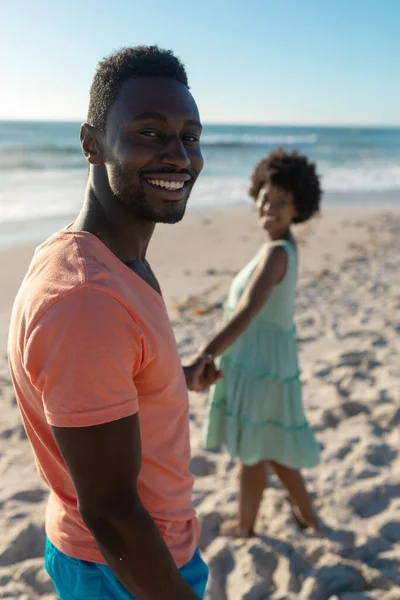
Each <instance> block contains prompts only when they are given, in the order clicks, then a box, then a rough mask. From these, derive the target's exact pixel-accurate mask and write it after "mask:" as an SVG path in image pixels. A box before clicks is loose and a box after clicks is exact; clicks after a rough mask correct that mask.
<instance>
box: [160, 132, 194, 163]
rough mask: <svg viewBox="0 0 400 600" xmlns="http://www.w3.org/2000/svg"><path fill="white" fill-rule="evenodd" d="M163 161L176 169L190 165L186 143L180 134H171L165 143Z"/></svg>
mask: <svg viewBox="0 0 400 600" xmlns="http://www.w3.org/2000/svg"><path fill="white" fill-rule="evenodd" d="M161 162H162V164H164V165H170V166H173V167H175V168H176V169H185V168H187V167H188V166H189V165H190V159H189V157H188V154H187V151H186V148H185V145H184V144H183V143H182V140H181V138H180V137H179V136H171V137H170V138H168V141H167V142H166V144H165V148H164V151H163V153H162V157H161Z"/></svg>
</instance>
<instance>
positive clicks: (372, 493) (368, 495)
mask: <svg viewBox="0 0 400 600" xmlns="http://www.w3.org/2000/svg"><path fill="white" fill-rule="evenodd" d="M399 495H400V484H398V485H391V484H387V485H381V486H377V487H374V488H373V489H371V490H365V491H362V492H358V493H355V494H354V496H353V497H352V498H351V499H350V500H349V505H350V507H351V508H353V510H354V511H355V512H356V513H357V515H358V516H360V517H361V518H363V519H368V518H369V517H374V516H375V515H378V514H380V513H382V512H383V511H384V510H386V508H387V507H388V506H389V504H390V503H391V501H392V500H393V498H397V497H398V496H399Z"/></svg>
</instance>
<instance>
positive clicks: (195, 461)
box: [190, 454, 216, 477]
mask: <svg viewBox="0 0 400 600" xmlns="http://www.w3.org/2000/svg"><path fill="white" fill-rule="evenodd" d="M215 470H216V466H215V462H214V461H212V460H211V459H210V458H208V456H204V455H203V454H197V455H194V456H193V457H192V460H191V461H190V472H191V473H192V474H193V475H194V476H195V477H206V476H207V475H213V474H214V473H215Z"/></svg>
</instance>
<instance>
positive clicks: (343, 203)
mask: <svg viewBox="0 0 400 600" xmlns="http://www.w3.org/2000/svg"><path fill="white" fill-rule="evenodd" d="M83 194H84V189H82V198H83ZM252 204H253V201H252V200H251V199H248V198H246V199H243V200H242V201H241V202H237V203H233V204H231V205H229V204H221V205H220V206H218V205H213V206H211V205H210V206H209V205H204V206H203V205H199V206H193V205H191V204H190V199H189V203H188V208H187V214H186V216H185V219H187V218H188V216H190V215H193V214H197V215H199V214H201V215H203V216H206V215H207V216H210V217H211V216H212V215H213V214H215V213H216V212H218V211H225V210H226V211H231V210H245V209H246V208H247V209H249V208H251V206H252ZM398 207H399V208H400V190H393V191H385V192H372V191H371V192H351V193H350V192H327V193H325V194H324V196H323V201H322V213H325V212H327V213H331V212H336V211H338V210H344V211H348V210H357V209H361V208H362V209H363V210H367V211H368V212H370V211H377V210H379V211H381V210H392V209H393V210H397V208H398ZM76 214H77V213H76V212H75V213H73V212H71V213H64V214H60V215H53V216H44V217H43V216H41V217H38V218H26V219H18V220H9V221H3V222H1V221H0V251H3V250H7V249H9V248H14V247H16V246H24V245H27V244H36V245H37V244H38V243H40V242H41V241H43V240H45V239H46V238H48V237H49V236H50V235H51V234H52V233H54V232H55V231H58V230H59V229H61V228H62V227H65V226H66V225H67V224H68V223H70V222H71V221H73V219H74V218H75V216H76Z"/></svg>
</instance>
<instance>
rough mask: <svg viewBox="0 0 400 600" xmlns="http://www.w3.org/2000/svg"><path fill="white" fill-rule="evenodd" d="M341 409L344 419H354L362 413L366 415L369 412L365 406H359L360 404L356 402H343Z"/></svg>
mask: <svg viewBox="0 0 400 600" xmlns="http://www.w3.org/2000/svg"><path fill="white" fill-rule="evenodd" d="M342 409H343V412H344V414H345V415H346V417H356V416H357V415H359V414H361V413H363V414H365V415H368V414H369V413H370V410H369V408H368V407H367V406H365V404H361V402H357V401H356V400H349V401H348V402H344V403H343V404H342Z"/></svg>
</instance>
